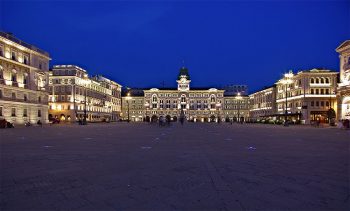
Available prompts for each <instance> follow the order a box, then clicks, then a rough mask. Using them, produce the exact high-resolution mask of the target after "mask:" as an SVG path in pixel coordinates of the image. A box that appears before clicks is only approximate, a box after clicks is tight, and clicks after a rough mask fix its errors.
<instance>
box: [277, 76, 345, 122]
mask: <svg viewBox="0 0 350 211" xmlns="http://www.w3.org/2000/svg"><path fill="white" fill-rule="evenodd" d="M337 75H338V73H337V72H333V71H330V70H324V69H312V70H307V71H299V72H298V73H297V74H293V72H289V73H287V74H285V75H284V77H283V78H282V79H280V80H279V81H277V83H276V85H277V87H276V88H277V95H276V96H277V98H276V103H277V114H279V116H283V117H284V115H285V113H286V110H287V113H288V114H287V116H288V119H289V120H292V121H298V120H300V121H302V122H304V123H306V124H309V123H310V121H313V120H319V121H320V122H328V121H329V120H328V114H327V112H328V110H329V109H331V108H336V107H337V101H336V88H337ZM277 116H278V115H277Z"/></svg>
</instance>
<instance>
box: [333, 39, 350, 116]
mask: <svg viewBox="0 0 350 211" xmlns="http://www.w3.org/2000/svg"><path fill="white" fill-rule="evenodd" d="M336 51H337V52H338V53H339V59H340V75H339V76H340V77H339V78H340V83H339V84H338V88H337V99H338V108H337V111H338V119H339V120H344V119H349V120H350V40H347V41H345V42H343V43H342V44H341V45H340V46H339V47H338V48H337V49H336Z"/></svg>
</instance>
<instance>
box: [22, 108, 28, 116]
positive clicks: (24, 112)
mask: <svg viewBox="0 0 350 211" xmlns="http://www.w3.org/2000/svg"><path fill="white" fill-rule="evenodd" d="M27 116H28V114H27V109H26V108H25V109H23V117H27Z"/></svg>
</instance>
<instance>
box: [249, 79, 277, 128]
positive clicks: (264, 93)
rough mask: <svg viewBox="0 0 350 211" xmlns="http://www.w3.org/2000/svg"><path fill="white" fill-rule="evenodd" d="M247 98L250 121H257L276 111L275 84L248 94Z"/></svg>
mask: <svg viewBox="0 0 350 211" xmlns="http://www.w3.org/2000/svg"><path fill="white" fill-rule="evenodd" d="M249 99H250V111H249V119H250V120H251V121H259V120H260V119H264V118H267V117H271V116H272V115H274V114H275V113H276V85H273V86H270V87H266V88H264V89H262V90H260V91H257V92H255V93H253V94H251V95H249Z"/></svg>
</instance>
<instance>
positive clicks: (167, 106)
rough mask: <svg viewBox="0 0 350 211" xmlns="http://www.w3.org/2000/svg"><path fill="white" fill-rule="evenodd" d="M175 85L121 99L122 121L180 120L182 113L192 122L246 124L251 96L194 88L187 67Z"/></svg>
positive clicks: (127, 94)
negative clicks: (231, 121) (242, 122)
mask: <svg viewBox="0 0 350 211" xmlns="http://www.w3.org/2000/svg"><path fill="white" fill-rule="evenodd" d="M176 82H177V88H151V89H144V90H142V91H143V92H142V93H141V92H140V91H138V92H137V93H135V91H137V90H129V91H127V92H126V93H125V95H123V100H122V101H123V103H122V105H123V106H122V110H123V112H122V114H123V119H124V120H127V119H129V120H130V121H147V122H150V121H157V120H158V119H159V118H160V117H164V118H168V119H170V120H171V121H177V120H178V119H179V117H180V115H181V113H183V115H184V116H185V117H186V119H187V120H188V121H193V122H218V121H229V120H233V121H238V119H241V120H242V121H244V120H245V119H247V118H248V115H249V112H248V111H249V110H248V108H249V106H248V104H249V100H248V96H243V95H242V96H241V95H237V94H236V95H226V96H224V92H225V90H222V89H216V88H192V87H191V86H190V83H191V80H190V76H189V73H188V69H187V68H185V67H182V68H180V72H179V75H178V78H177V81H176ZM128 110H129V112H128ZM128 114H129V115H128Z"/></svg>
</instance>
